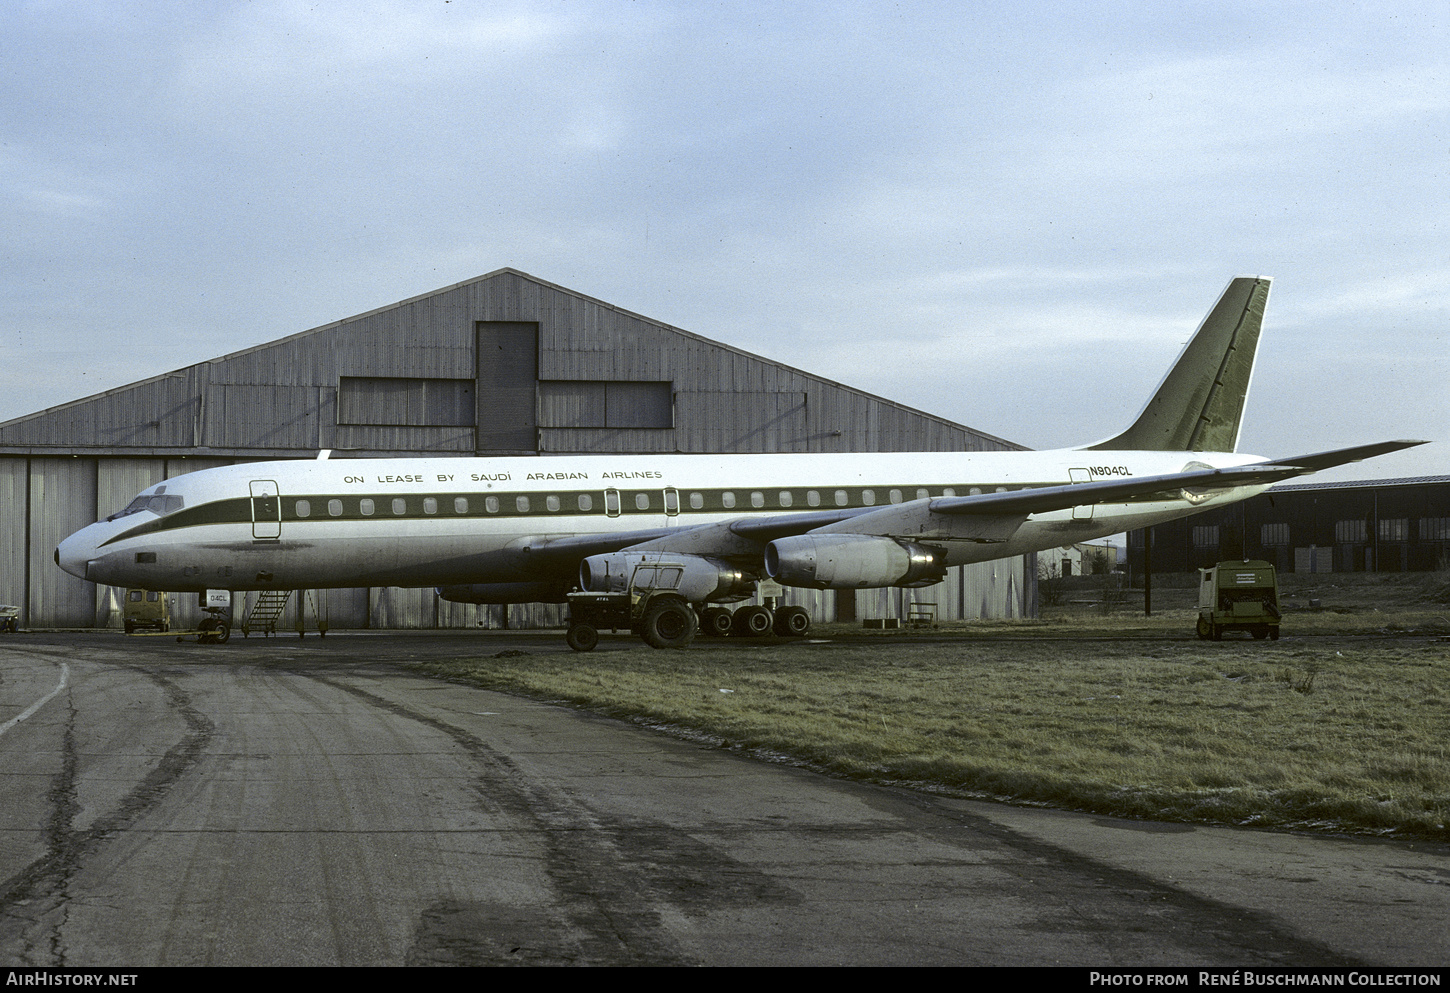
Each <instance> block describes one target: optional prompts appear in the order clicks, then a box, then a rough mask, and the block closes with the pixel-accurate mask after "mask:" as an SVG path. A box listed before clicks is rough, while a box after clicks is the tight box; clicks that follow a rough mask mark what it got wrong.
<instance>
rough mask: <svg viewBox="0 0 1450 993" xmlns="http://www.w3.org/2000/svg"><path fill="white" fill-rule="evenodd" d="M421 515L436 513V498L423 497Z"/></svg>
mask: <svg viewBox="0 0 1450 993" xmlns="http://www.w3.org/2000/svg"><path fill="white" fill-rule="evenodd" d="M423 513H425V514H436V513H438V498H437V497H424V498H423Z"/></svg>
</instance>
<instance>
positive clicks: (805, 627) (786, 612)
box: [774, 607, 811, 638]
mask: <svg viewBox="0 0 1450 993" xmlns="http://www.w3.org/2000/svg"><path fill="white" fill-rule="evenodd" d="M774 628H775V633H776V634H778V635H780V636H781V637H782V638H804V637H805V636H806V634H808V633H809V632H810V630H811V615H810V612H809V611H808V610H806V608H804V607H782V608H780V609H779V610H777V611H776V612H775V624H774Z"/></svg>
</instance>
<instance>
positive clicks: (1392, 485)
mask: <svg viewBox="0 0 1450 993" xmlns="http://www.w3.org/2000/svg"><path fill="white" fill-rule="evenodd" d="M1237 558H1250V559H1262V560H1264V561H1266V562H1271V563H1273V564H1274V565H1275V566H1276V567H1277V568H1278V570H1279V571H1280V572H1416V571H1427V570H1433V569H1444V568H1446V566H1447V564H1450V476H1415V477H1410V478H1403V479H1372V480H1365V481H1364V482H1348V483H1293V484H1289V485H1279V486H1275V487H1274V488H1273V489H1271V490H1269V491H1268V492H1267V493H1261V494H1259V495H1258V496H1256V497H1254V498H1252V499H1250V500H1245V501H1244V502H1243V503H1239V504H1235V505H1233V506H1231V507H1222V508H1219V509H1217V510H1211V511H1208V512H1206V513H1202V514H1195V515H1194V516H1192V517H1185V518H1182V519H1181V520H1177V521H1170V522H1168V523H1167V524H1159V525H1157V526H1156V527H1154V528H1153V571H1154V572H1192V571H1194V570H1195V569H1200V568H1207V567H1208V566H1211V565H1214V564H1215V563H1217V562H1220V561H1223V560H1226V559H1237ZM1142 561H1143V532H1142V531H1133V532H1130V533H1129V535H1128V564H1129V568H1130V569H1131V570H1132V571H1134V572H1136V571H1137V570H1138V569H1139V568H1140V566H1141V563H1142Z"/></svg>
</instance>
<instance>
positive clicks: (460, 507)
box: [453, 497, 468, 514]
mask: <svg viewBox="0 0 1450 993" xmlns="http://www.w3.org/2000/svg"><path fill="white" fill-rule="evenodd" d="M453 512H454V513H455V514H466V513H468V497H454V498H453Z"/></svg>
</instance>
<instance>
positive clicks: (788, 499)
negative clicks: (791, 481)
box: [780, 490, 795, 507]
mask: <svg viewBox="0 0 1450 993" xmlns="http://www.w3.org/2000/svg"><path fill="white" fill-rule="evenodd" d="M793 503H795V497H793V496H791V494H790V490H781V491H780V505H781V506H782V507H789V506H790V505H791V504H793Z"/></svg>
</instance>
